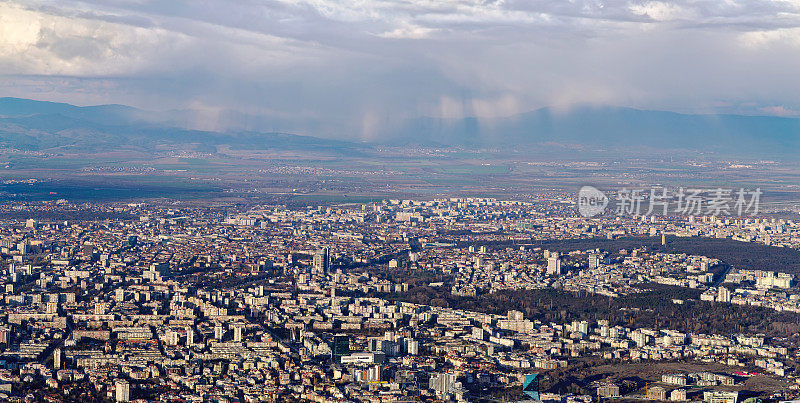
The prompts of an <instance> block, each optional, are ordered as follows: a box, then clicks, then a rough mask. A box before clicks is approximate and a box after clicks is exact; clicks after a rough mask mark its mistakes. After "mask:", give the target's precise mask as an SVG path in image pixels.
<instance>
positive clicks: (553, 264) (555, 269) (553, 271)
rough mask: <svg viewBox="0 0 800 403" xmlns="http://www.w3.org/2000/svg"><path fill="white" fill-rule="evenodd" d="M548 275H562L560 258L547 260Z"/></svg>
mask: <svg viewBox="0 0 800 403" xmlns="http://www.w3.org/2000/svg"><path fill="white" fill-rule="evenodd" d="M547 274H549V275H556V276H558V275H560V274H561V259H560V258H559V257H558V256H555V257H550V258H548V259H547Z"/></svg>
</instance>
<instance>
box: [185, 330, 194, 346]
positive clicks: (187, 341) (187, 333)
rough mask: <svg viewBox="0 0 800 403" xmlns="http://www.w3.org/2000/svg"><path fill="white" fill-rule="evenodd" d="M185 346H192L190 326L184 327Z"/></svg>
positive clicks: (192, 333) (192, 338)
mask: <svg viewBox="0 0 800 403" xmlns="http://www.w3.org/2000/svg"><path fill="white" fill-rule="evenodd" d="M186 345H187V346H193V345H194V329H192V327H191V326H186Z"/></svg>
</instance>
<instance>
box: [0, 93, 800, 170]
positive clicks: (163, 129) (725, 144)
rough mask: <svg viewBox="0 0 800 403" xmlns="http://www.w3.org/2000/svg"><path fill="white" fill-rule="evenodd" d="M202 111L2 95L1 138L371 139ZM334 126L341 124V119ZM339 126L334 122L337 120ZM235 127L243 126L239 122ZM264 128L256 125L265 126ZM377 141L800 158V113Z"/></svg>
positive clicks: (429, 129)
mask: <svg viewBox="0 0 800 403" xmlns="http://www.w3.org/2000/svg"><path fill="white" fill-rule="evenodd" d="M193 113H195V112H193V111H168V112H150V111H143V110H140V109H136V108H132V107H128V106H124V105H101V106H89V107H79V106H74V105H69V104H64V103H56V102H42V101H33V100H28V99H19V98H0V145H3V146H7V147H16V148H20V149H30V150H45V149H49V148H52V147H67V148H72V149H84V150H87V151H89V150H98V149H106V150H107V149H115V148H119V147H134V148H138V149H142V150H146V149H148V148H152V147H155V146H156V145H158V144H167V145H168V144H173V145H177V144H188V143H193V144H195V143H196V144H201V145H204V146H205V147H207V148H208V149H209V150H212V149H214V147H216V146H218V145H230V146H232V147H247V148H257V149H258V148H295V149H309V150H312V149H326V150H330V151H336V152H341V153H343V154H348V153H352V152H353V151H354V150H363V149H364V148H365V147H366V146H367V145H366V144H362V143H358V142H349V141H345V140H333V139H324V138H319V137H312V136H310V135H315V134H316V133H317V131H319V132H320V133H323V132H324V133H331V132H337V133H343V135H342V136H341V137H340V138H356V137H358V136H357V135H356V134H353V133H349V132H347V130H346V129H342V128H339V129H335V128H334V129H332V128H330V127H327V128H325V130H323V129H322V128H320V126H319V122H310V121H309V122H305V123H303V122H294V123H291V124H289V123H286V122H287V121H286V120H284V121H282V122H281V124H279V125H278V126H279V127H295V128H298V130H289V131H293V132H300V133H303V132H305V133H308V134H310V135H309V136H301V135H297V134H288V133H278V132H274V131H272V130H263V131H262V130H246V131H245V130H220V131H219V132H216V131H202V130H191V129H186V128H185V127H187V125H185V124H181V123H180V122H185V121H187V120H188V119H190V116H191V115H192V114H193ZM226 118H227V119H230V120H233V121H234V122H233V123H235V120H248V119H249V122H250V124H248V125H244V124H243V125H241V126H240V127H249V126H253V124H252V122H257V124H256V125H255V126H267V125H268V124H269V122H268V120H265V118H263V117H260V118H253V117H248V116H247V115H246V114H240V113H236V112H235V111H229V113H227V115H226ZM332 125H333V124H332ZM332 125H331V126H332ZM231 127H237V126H236V125H235V124H233V125H231ZM257 128H258V127H256V129H257ZM377 137H378V140H375V141H373V145H387V144H388V145H439V146H462V147H487V146H489V147H497V148H501V149H502V148H505V149H520V148H540V149H543V148H544V149H546V148H547V147H551V146H553V145H582V146H592V147H600V148H605V149H609V150H612V151H614V152H615V153H622V154H624V153H625V152H626V151H629V152H635V151H636V150H638V149H650V150H656V152H658V151H666V150H687V151H692V152H697V151H700V152H713V153H717V154H721V155H731V156H750V157H754V158H794V154H795V153H796V151H797V150H798V149H800V119H795V118H782V117H772V116H742V115H689V114H679V113H673V112H663V111H647V110H637V109H631V108H619V107H576V108H572V109H569V110H566V111H557V110H554V109H551V108H542V109H538V110H535V111H532V112H528V113H523V114H519V115H515V116H510V117H501V118H489V119H483V118H476V117H468V118H463V119H443V118H428V117H424V118H417V119H407V120H404V121H401V122H400V123H397V124H393V125H390V126H388V127H385V128H384V129H383V130H382V131H381V134H380V135H379V136H377Z"/></svg>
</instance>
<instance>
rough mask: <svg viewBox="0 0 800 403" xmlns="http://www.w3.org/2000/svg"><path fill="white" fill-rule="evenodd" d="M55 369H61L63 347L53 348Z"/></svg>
mask: <svg viewBox="0 0 800 403" xmlns="http://www.w3.org/2000/svg"><path fill="white" fill-rule="evenodd" d="M53 369H55V370H58V369H61V349H60V348H57V349H55V350H53Z"/></svg>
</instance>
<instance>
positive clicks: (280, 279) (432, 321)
mask: <svg viewBox="0 0 800 403" xmlns="http://www.w3.org/2000/svg"><path fill="white" fill-rule="evenodd" d="M23 208H24V210H25V211H28V212H31V214H38V215H42V216H46V214H45V213H50V214H53V213H57V212H59V211H61V212H64V211H72V212H75V211H84V212H87V214H94V215H103V216H104V218H102V219H80V220H75V221H55V220H48V219H46V218H43V219H33V218H31V219H24V220H23V219H20V220H10V221H7V222H5V223H4V224H5V225H4V226H3V228H2V230H0V231H1V232H0V237H2V257H3V267H4V269H3V271H2V277H0V279H1V280H2V282H3V284H4V287H5V292H4V294H3V302H2V329H1V330H0V349H2V354H1V355H0V364H2V369H0V374H1V376H0V382H1V383H0V393H2V394H1V395H0V398H2V399H4V400H5V399H9V400H20V401H23V400H24V401H31V400H35V401H40V400H45V399H46V400H51V401H62V400H64V399H67V400H84V401H85V400H109V401H137V400H141V401H263V400H289V401H292V400H294V401H301V400H302V401H319V402H323V401H325V402H327V401H375V402H377V401H432V400H437V401H442V400H444V401H481V400H485V401H491V400H495V399H503V398H511V399H519V398H522V397H525V398H530V399H533V400H544V401H564V402H577V401H592V400H596V399H600V398H627V399H637V398H638V399H655V400H672V401H687V400H705V401H709V402H731V403H735V402H737V401H744V400H745V399H750V398H752V399H757V398H760V399H765V400H766V399H776V398H777V399H784V400H787V399H789V398H790V397H792V396H798V395H800V388H799V387H800V377H797V374H796V373H795V372H794V370H795V368H796V362H797V361H796V357H797V353H798V352H800V350H798V344H797V343H798V342H800V341H798V338H797V333H796V332H794V334H792V332H789V333H785V332H784V333H781V332H777V333H775V332H769V331H764V332H758V331H756V332H753V331H752V329H738V330H735V328H734V327H731V329H730V331H726V332H722V331H718V332H716V333H715V332H712V331H709V330H708V329H705V328H700V331H692V330H690V329H688V328H686V327H683V328H670V327H669V326H668V325H664V324H662V325H660V326H649V327H646V326H643V325H641V324H639V325H637V324H635V323H634V324H632V325H631V324H629V323H627V322H622V321H620V320H619V319H618V318H617V317H615V316H606V317H603V314H602V312H601V313H599V314H598V313H596V314H595V315H594V317H593V318H591V319H588V318H587V319H582V320H579V319H575V318H572V319H571V318H569V317H567V315H566V313H565V312H561V313H560V315H556V316H552V315H550V316H546V315H537V314H535V313H531V312H532V311H530V309H528V310H525V309H524V308H518V307H517V306H515V305H513V304H512V303H509V304H507V305H505V306H495V307H493V308H491V309H484V308H485V306H483V305H481V304H479V303H475V304H474V307H472V308H468V309H462V308H460V307H451V306H449V305H450V304H449V303H448V299H453V300H452V301H462V302H463V301H465V300H469V301H473V302H474V301H479V300H480V299H481V298H485V297H492V296H500V295H504V293H514V292H549V293H559V294H558V295H563V296H565V297H566V298H571V299H573V300H577V301H581V300H587V301H588V298H589V296H591V297H592V298H599V299H600V301H608V302H607V303H608V304H609V305H611V304H612V301H617V300H620V299H621V298H625V297H626V296H632V295H647V294H648V293H649V292H651V291H652V290H653V288H654V287H663V288H665V289H667V290H669V291H670V293H672V294H674V295H672V296H671V297H670V295H671V294H669V293H668V294H664V297H663V300H660V301H658V302H657V303H658V304H665V305H671V306H675V307H680V308H681V309H682V307H684V306H697V307H700V308H701V309H705V308H702V307H704V306H706V305H704V304H707V307H712V306H713V307H722V306H728V307H729V309H732V310H733V311H732V312H736V309H759V310H764V309H766V310H769V311H774V312H776V314H777V313H781V314H790V315H795V314H797V313H800V289H798V287H797V286H796V284H795V281H794V273H786V272H781V271H779V270H777V269H775V270H769V269H763V268H761V267H759V268H754V267H748V266H736V265H732V264H728V263H726V262H725V261H724V259H719V258H715V257H709V256H703V255H698V254H690V253H679V252H677V251H668V250H666V249H664V250H657V248H658V247H664V248H666V247H668V246H669V245H670V244H673V243H677V242H679V241H680V240H685V239H693V240H701V241H702V240H710V239H723V240H726V241H727V242H735V243H739V244H742V245H760V246H761V247H768V246H767V245H771V246H770V247H773V248H775V247H782V249H785V250H794V249H795V248H797V247H798V245H800V222H795V221H793V220H788V219H775V218H755V217H730V218H728V217H692V216H689V217H686V216H664V217H648V218H641V217H630V218H620V217H613V216H599V217H595V218H584V217H581V216H580V215H578V214H577V213H576V210H575V208H574V201H571V199H570V196H569V195H568V194H543V195H541V196H540V197H538V198H534V199H533V200H532V201H526V202H520V201H502V200H496V199H489V198H449V199H435V200H427V201H424V200H385V201H383V202H376V203H367V204H343V205H336V204H333V205H323V206H303V207H287V206H280V205H228V206H220V207H196V206H195V207H192V206H183V205H182V204H181V203H152V204H151V203H129V204H128V203H108V204H80V205H79V204H72V203H69V202H66V201H59V202H31V203H27V204H26V205H24V206H23ZM5 209H7V211H18V210H19V206H6V207H5ZM616 240H625V242H629V243H630V242H633V243H632V244H633V245H637V244H636V243H637V242H638V245H637V246H632V247H629V248H617V249H615V248H613V245H612V247H586V248H584V249H581V248H574V249H571V250H564V245H562V246H559V245H560V243H563V242H570V241H573V242H582V241H586V242H594V241H603V242H615V241H616ZM541 245H550V246H549V247H547V246H544V247H543V246H541ZM566 247H567V248H572V245H566ZM423 291H424V292H429V293H435V294H436V295H435V296H436V297H437V298H434V299H430V300H427V301H425V302H427V303H419V301H414V299H413V298H412V297H410V296H413V295H414V293H415V292H416V293H419V292H423ZM687 293H688V294H687ZM692 293H693V294H692ZM687 296H688V297H687ZM539 303H541V304H542V305H545V303H542V302H541V299H540V300H539ZM550 304H551V305H552V302H551V303H550ZM737 306H739V307H741V308H736V307H737ZM551 308H552V307H551ZM627 309H630V310H634V311H635V310H638V309H639V308H624V309H623V310H627ZM715 309H716V308H715ZM556 310H557V309H556ZM645 310H646V309H645ZM747 312H750V311H747ZM758 312H764V311H758ZM756 314H758V313H756ZM552 318H556V319H559V318H560V320H551V319H552ZM793 320H794V321H796V320H797V318H796V317H795V318H794V319H793ZM631 323H633V322H631ZM642 363H650V364H649V365H650V369H651V370H652V369H653V368H655V369H656V370H655V371H653V372H652V373H650V374H649V375H650V378H647V377H644V375H642V374H641V373H640V374H639V376H641V378H640V377H637V376H626V375H624V374H625V373H626V371H630V370H631V369H629V368H637V367H636V366H637V365H642ZM676 363H678V364H680V365H677V366H676ZM603 366H606V367H608V368H615V370H614V371H606V372H603V373H599V374H594V375H593V376H589V377H586V379H583V380H581V381H580V382H579V383H577V384H575V383H573V384H568V383H566V382H565V380H564V379H563V377H564V376H565V375H564V374H568V373H569V372H570V371H580V370H587V368H589V369H591V368H592V367H598V368H599V367H603ZM633 371H634V372H635V369H634V370H633ZM532 385H533V386H532ZM540 389H541V390H540ZM534 393H535V395H534ZM754 401H755V400H754Z"/></svg>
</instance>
